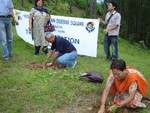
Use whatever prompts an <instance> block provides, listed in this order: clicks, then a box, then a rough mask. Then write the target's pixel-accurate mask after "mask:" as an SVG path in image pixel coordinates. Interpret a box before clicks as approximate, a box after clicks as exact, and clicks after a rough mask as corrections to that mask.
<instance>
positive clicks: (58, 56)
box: [44, 32, 78, 68]
mask: <svg viewBox="0 0 150 113" xmlns="http://www.w3.org/2000/svg"><path fill="white" fill-rule="evenodd" d="M45 39H46V41H48V42H50V43H52V46H51V50H50V51H49V52H48V54H47V57H46V60H45V61H44V64H45V63H46V66H48V67H50V66H52V65H53V64H54V63H55V61H56V60H57V62H58V63H59V64H60V65H61V66H62V67H66V66H69V67H72V68H74V67H75V65H76V63H77V61H76V60H77V57H78V54H77V50H76V48H75V47H74V46H73V45H72V44H71V43H70V42H69V41H68V40H66V39H64V38H61V37H57V36H54V35H53V34H52V33H51V32H47V33H46V35H45ZM53 53H54V56H53V58H52V60H51V62H50V63H47V61H48V59H49V58H50V57H51V55H52V54H53Z"/></svg>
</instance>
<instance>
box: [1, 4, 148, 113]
mask: <svg viewBox="0 0 150 113" xmlns="http://www.w3.org/2000/svg"><path fill="white" fill-rule="evenodd" d="M30 6H31V5H30ZM13 34H14V42H13V51H14V57H13V58H12V59H10V62H11V65H6V64H4V63H3V61H2V60H1V59H0V113H89V112H86V110H90V109H91V106H94V104H97V102H100V96H101V93H102V90H103V88H104V86H105V83H106V78H107V73H108V70H109V66H110V63H111V62H108V61H106V60H105V55H104V51H103V41H102V40H103V34H102V32H101V30H100V31H99V40H98V50H97V52H98V55H97V57H96V58H93V57H82V56H79V57H78V63H77V65H76V67H75V68H74V69H72V68H66V69H65V70H59V69H55V70H46V69H42V70H37V71H33V70H30V69H27V68H26V65H28V64H30V63H33V62H42V61H44V59H45V56H44V55H43V54H42V52H41V53H40V55H39V56H38V57H34V55H33V54H34V47H33V46H32V45H29V44H28V43H26V42H24V41H23V40H22V39H20V38H19V37H18V35H17V34H16V31H15V27H14V26H13ZM1 54H2V53H1V50H0V56H1ZM119 58H121V59H124V60H125V61H126V62H127V65H132V66H134V67H136V68H137V69H138V70H139V71H141V72H142V73H143V74H144V76H145V78H146V79H147V81H148V83H149V82H150V77H149V75H150V50H148V49H143V48H142V47H141V46H140V45H138V44H130V43H129V42H128V41H125V40H123V39H121V38H119ZM92 70H95V71H99V72H100V73H101V74H102V75H103V76H104V78H105V81H104V82H103V83H102V84H95V83H89V82H87V81H82V80H79V76H80V75H81V73H84V72H87V71H92ZM149 86H150V84H149ZM148 96H150V91H149V92H148ZM149 112H150V109H148V108H146V109H141V110H140V111H139V113H149ZM91 113H92V112H91Z"/></svg>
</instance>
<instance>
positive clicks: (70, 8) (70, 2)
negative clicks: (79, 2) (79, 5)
mask: <svg viewBox="0 0 150 113" xmlns="http://www.w3.org/2000/svg"><path fill="white" fill-rule="evenodd" d="M69 6H70V7H69V11H70V13H72V0H69Z"/></svg>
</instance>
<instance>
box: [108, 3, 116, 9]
mask: <svg viewBox="0 0 150 113" xmlns="http://www.w3.org/2000/svg"><path fill="white" fill-rule="evenodd" d="M116 9H117V3H116V2H114V1H111V2H109V4H108V11H114V10H116Z"/></svg>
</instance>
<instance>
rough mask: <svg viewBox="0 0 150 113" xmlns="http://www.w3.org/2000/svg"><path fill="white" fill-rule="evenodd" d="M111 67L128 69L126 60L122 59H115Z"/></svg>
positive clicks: (121, 69)
mask: <svg viewBox="0 0 150 113" xmlns="http://www.w3.org/2000/svg"><path fill="white" fill-rule="evenodd" d="M110 69H118V70H120V71H123V70H124V69H126V62H125V61H124V60H122V59H119V60H114V61H113V62H112V63H111V65H110Z"/></svg>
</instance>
